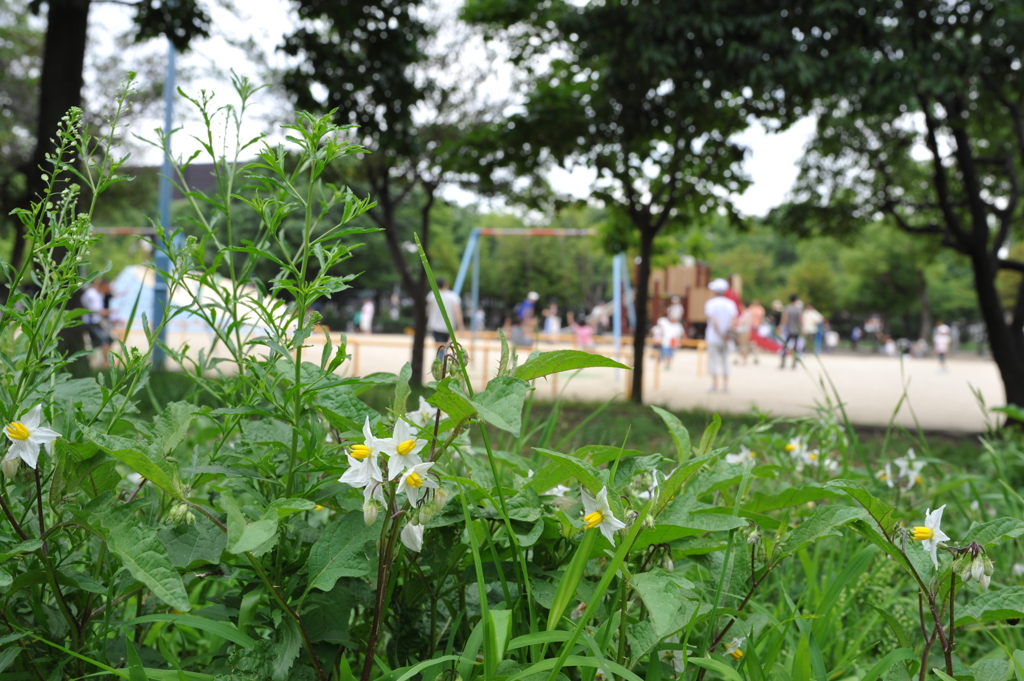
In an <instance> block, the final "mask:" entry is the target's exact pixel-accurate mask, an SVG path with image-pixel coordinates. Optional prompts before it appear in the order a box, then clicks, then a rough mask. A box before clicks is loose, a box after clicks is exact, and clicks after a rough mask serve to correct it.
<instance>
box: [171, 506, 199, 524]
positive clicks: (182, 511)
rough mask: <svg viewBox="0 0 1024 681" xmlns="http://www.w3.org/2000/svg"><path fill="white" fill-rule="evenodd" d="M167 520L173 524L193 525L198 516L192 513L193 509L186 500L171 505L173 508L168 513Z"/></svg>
mask: <svg viewBox="0 0 1024 681" xmlns="http://www.w3.org/2000/svg"><path fill="white" fill-rule="evenodd" d="M167 520H169V521H170V522H171V523H172V524H173V525H193V524H195V522H196V516H195V514H193V513H192V509H191V508H189V507H188V504H186V503H185V502H179V503H177V504H175V505H174V506H172V507H171V510H170V511H169V512H168V513H167Z"/></svg>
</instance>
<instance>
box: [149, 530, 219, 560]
mask: <svg viewBox="0 0 1024 681" xmlns="http://www.w3.org/2000/svg"><path fill="white" fill-rule="evenodd" d="M157 536H158V537H159V538H160V541H162V542H163V543H164V546H166V547H167V555H168V556H169V557H170V559H171V563H172V564H173V565H174V567H176V568H182V569H188V568H190V567H196V566H199V565H205V564H209V563H212V564H217V563H219V562H220V559H221V555H222V554H223V553H224V549H226V548H227V543H228V539H227V535H225V534H224V532H222V531H221V530H220V528H218V527H216V526H215V525H213V524H212V523H209V522H199V523H192V524H190V525H179V526H177V527H170V526H169V527H164V528H163V529H161V530H160V532H159V533H158V534H157Z"/></svg>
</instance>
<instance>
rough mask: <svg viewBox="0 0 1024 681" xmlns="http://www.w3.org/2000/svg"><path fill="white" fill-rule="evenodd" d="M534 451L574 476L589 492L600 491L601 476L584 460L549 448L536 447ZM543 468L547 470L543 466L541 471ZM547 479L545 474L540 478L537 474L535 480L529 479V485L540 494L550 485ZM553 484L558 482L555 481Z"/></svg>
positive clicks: (602, 485) (602, 484)
mask: <svg viewBox="0 0 1024 681" xmlns="http://www.w3.org/2000/svg"><path fill="white" fill-rule="evenodd" d="M534 451H536V452H538V453H539V454H541V455H542V456H544V457H545V458H547V459H550V460H551V462H552V463H553V464H554V465H556V466H559V467H560V468H562V470H564V471H565V472H566V474H567V475H570V476H572V477H574V478H576V479H577V480H578V481H579V482H580V484H582V485H583V486H585V487H586V488H587V489H588V490H590V493H591V494H597V493H598V492H600V491H601V488H602V487H604V483H603V482H601V478H600V477H599V474H598V472H597V470H596V469H595V468H594V467H593V466H591V465H590V464H588V463H587V462H586V461H583V460H582V459H577V458H576V457H575V456H572V455H570V454H562V453H561V452H553V451H551V450H550V449H541V448H540V447H537V448H536V449H535V450H534ZM544 470H547V466H545V467H544V469H543V470H542V471H541V473H543V472H544ZM563 479H564V478H563ZM547 480H548V478H547V476H544V478H540V476H538V479H537V480H535V481H531V483H530V487H532V488H533V489H534V490H536V491H537V493H538V494H542V493H544V492H546V491H547V490H548V489H550V488H551V486H548V484H547ZM555 484H558V483H557V482H556V483H555ZM538 485H539V486H540V487H543V489H538Z"/></svg>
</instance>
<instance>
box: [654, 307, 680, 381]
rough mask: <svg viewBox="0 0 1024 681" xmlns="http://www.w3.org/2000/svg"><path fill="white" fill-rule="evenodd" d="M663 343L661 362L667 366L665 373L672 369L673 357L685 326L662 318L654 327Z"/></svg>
mask: <svg viewBox="0 0 1024 681" xmlns="http://www.w3.org/2000/svg"><path fill="white" fill-rule="evenodd" d="M654 329H655V331H659V333H658V334H657V335H658V337H659V338H660V342H661V361H662V363H663V364H664V365H665V371H668V370H669V369H671V368H672V357H673V356H675V353H676V348H678V347H679V340H680V339H681V338H682V337H683V325H682V324H680V323H679V322H678V321H674V320H672V319H669V318H668V317H662V318H660V319H659V320H658V323H657V324H656V325H655V327H654Z"/></svg>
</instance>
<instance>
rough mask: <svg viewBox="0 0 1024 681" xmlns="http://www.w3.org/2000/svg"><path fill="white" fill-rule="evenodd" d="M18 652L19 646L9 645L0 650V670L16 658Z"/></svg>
mask: <svg viewBox="0 0 1024 681" xmlns="http://www.w3.org/2000/svg"><path fill="white" fill-rule="evenodd" d="M19 654H21V646H11V647H10V648H8V649H7V650H5V651H3V652H0V672H2V671H3V670H5V669H7V668H8V667H10V666H11V664H13V663H14V661H15V660H16V659H18V655H19Z"/></svg>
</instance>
